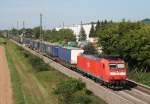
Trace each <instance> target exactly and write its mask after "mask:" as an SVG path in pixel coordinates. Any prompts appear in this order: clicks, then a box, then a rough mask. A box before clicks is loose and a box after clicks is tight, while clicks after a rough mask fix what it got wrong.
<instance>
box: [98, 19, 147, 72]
mask: <svg viewBox="0 0 150 104" xmlns="http://www.w3.org/2000/svg"><path fill="white" fill-rule="evenodd" d="M98 24H99V26H98V28H96V32H95V34H96V36H98V37H99V46H100V47H102V51H103V54H104V55H114V56H119V57H120V58H122V59H124V60H125V61H126V62H127V63H128V66H129V68H130V69H138V70H141V69H142V71H150V25H149V24H143V23H141V22H129V21H127V22H126V21H124V20H123V21H122V22H120V23H114V22H112V21H111V22H107V21H105V22H102V23H98Z"/></svg>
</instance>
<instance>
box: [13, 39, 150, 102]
mask: <svg viewBox="0 0 150 104" xmlns="http://www.w3.org/2000/svg"><path fill="white" fill-rule="evenodd" d="M12 41H13V40H12ZM13 42H14V43H15V44H17V45H19V46H21V47H23V48H24V49H25V50H27V51H29V52H31V53H32V54H34V55H36V56H38V57H41V58H43V60H44V61H45V62H46V63H48V64H49V65H50V66H52V67H54V68H55V69H56V70H58V71H60V72H62V73H63V74H65V75H67V76H69V77H75V78H82V79H83V81H84V82H85V83H86V86H87V89H89V90H91V91H92V92H93V94H94V95H96V96H98V97H100V98H102V99H104V100H105V101H106V102H107V103H109V104H150V93H149V92H150V89H148V88H144V87H142V86H140V85H138V84H137V83H134V84H133V85H132V87H133V88H131V89H126V90H121V91H113V90H111V89H108V88H105V87H103V86H101V85H100V84H99V83H95V82H94V81H92V80H90V79H88V78H86V77H83V76H81V75H80V74H79V73H76V72H74V71H72V70H70V69H68V68H66V67H64V66H63V65H61V64H59V63H57V62H55V61H53V60H51V59H49V58H47V57H45V56H43V55H41V54H39V53H37V52H35V51H33V50H31V49H29V48H27V47H24V46H22V45H20V44H18V43H16V42H15V41H13Z"/></svg>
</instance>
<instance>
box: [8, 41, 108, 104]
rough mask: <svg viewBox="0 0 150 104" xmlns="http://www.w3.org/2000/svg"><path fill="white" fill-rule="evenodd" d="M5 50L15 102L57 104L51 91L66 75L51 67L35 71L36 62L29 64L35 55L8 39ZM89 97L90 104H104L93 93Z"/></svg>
mask: <svg viewBox="0 0 150 104" xmlns="http://www.w3.org/2000/svg"><path fill="white" fill-rule="evenodd" d="M6 52H7V58H8V62H9V68H10V70H11V77H12V84H13V89H14V95H15V96H14V97H15V101H16V104H24V103H26V104H58V98H57V96H56V95H55V94H54V93H53V91H54V88H55V87H56V85H57V84H58V83H60V82H61V81H62V80H66V79H68V77H67V76H65V75H64V74H62V73H60V72H58V71H57V70H55V69H53V68H52V67H49V69H48V71H45V70H38V71H36V70H37V68H38V67H35V65H36V64H31V59H32V57H35V56H33V55H31V54H30V53H26V52H24V51H23V50H22V49H21V48H20V47H18V46H17V45H15V44H14V43H12V42H10V41H8V42H7V45H6ZM40 64H42V62H40ZM40 68H41V69H42V68H44V67H40ZM89 97H91V98H92V99H93V103H91V104H106V103H105V102H104V101H102V100H101V99H99V98H97V97H95V96H94V95H90V96H89ZM17 102H18V103H17Z"/></svg>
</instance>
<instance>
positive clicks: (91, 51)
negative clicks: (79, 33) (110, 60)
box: [83, 43, 97, 54]
mask: <svg viewBox="0 0 150 104" xmlns="http://www.w3.org/2000/svg"><path fill="white" fill-rule="evenodd" d="M83 49H84V53H85V54H97V50H96V48H95V47H94V46H93V44H92V43H88V44H87V45H85V46H84V47H83Z"/></svg>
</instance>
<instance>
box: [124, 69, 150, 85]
mask: <svg viewBox="0 0 150 104" xmlns="http://www.w3.org/2000/svg"><path fill="white" fill-rule="evenodd" d="M127 73H128V75H127V76H128V78H129V79H132V80H134V81H136V82H139V83H141V84H144V85H147V86H150V72H147V73H144V72H138V73H136V72H133V71H131V72H127Z"/></svg>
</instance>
